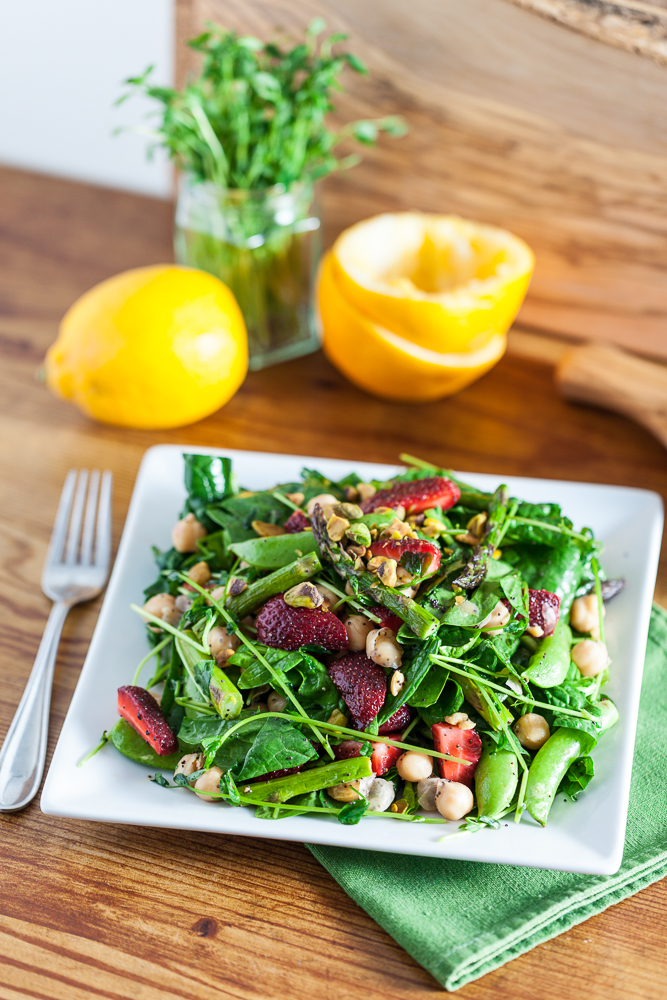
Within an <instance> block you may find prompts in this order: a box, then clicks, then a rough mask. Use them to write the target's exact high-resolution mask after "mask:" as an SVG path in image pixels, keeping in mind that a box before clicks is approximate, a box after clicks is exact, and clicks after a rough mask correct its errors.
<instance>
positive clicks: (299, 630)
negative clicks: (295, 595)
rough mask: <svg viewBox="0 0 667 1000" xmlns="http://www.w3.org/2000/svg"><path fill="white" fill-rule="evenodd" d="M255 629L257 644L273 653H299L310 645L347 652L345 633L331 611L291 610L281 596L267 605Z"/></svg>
mask: <svg viewBox="0 0 667 1000" xmlns="http://www.w3.org/2000/svg"><path fill="white" fill-rule="evenodd" d="M255 625H256V627H257V638H258V640H259V641H260V642H263V643H264V645H265V646H272V647H273V648H275V649H290V650H291V649H298V648H299V646H303V645H305V644H306V643H309V642H314V643H317V645H318V646H322V647H323V648H324V649H327V650H329V652H331V653H337V652H340V651H342V650H343V649H347V643H348V637H347V630H346V628H345V626H344V625H343V623H342V621H340V619H339V618H336V616H335V615H334V614H333V613H332V612H331V611H323V610H322V609H321V608H293V607H292V606H291V605H289V604H286V603H285V598H284V597H283V595H282V594H277V595H276V597H272V598H271V600H270V601H267V603H266V604H265V605H264V607H263V608H262V610H261V611H260V613H259V615H258V616H257V621H256V622H255Z"/></svg>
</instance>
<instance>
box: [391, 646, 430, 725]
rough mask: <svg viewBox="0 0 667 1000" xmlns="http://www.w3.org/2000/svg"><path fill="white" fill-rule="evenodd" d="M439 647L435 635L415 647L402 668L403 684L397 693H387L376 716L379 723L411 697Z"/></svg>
mask: <svg viewBox="0 0 667 1000" xmlns="http://www.w3.org/2000/svg"><path fill="white" fill-rule="evenodd" d="M439 648H440V640H439V639H438V637H437V636H431V638H430V639H427V640H425V641H424V642H423V643H422V644H421V646H419V647H416V650H415V653H414V656H413V657H412V659H411V660H410V662H409V663H408V665H407V666H405V667H404V668H403V674H404V675H405V684H404V685H403V687H402V688H401V690H400V691H399V693H398V694H397V695H393V694H389V695H387V699H386V701H385V703H384V706H383V707H382V708H381V709H380V712H379V714H378V716H377V721H378V724H379V725H383V723H385V722H387V720H388V719H390V718H391V717H392V715H393V714H394V712H397V711H398V709H399V708H400V707H401V706H402V705H405V704H406V703H407V701H408V699H409V698H412V696H413V695H414V693H415V692H416V690H417V688H418V687H419V685H420V684H421V682H422V680H423V679H424V677H425V676H426V674H427V673H428V671H429V670H430V668H431V666H432V664H431V656H433V655H434V654H435V653H437V652H438V649H439Z"/></svg>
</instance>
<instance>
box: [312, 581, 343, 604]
mask: <svg viewBox="0 0 667 1000" xmlns="http://www.w3.org/2000/svg"><path fill="white" fill-rule="evenodd" d="M315 586H316V587H317V589H318V590H319V592H320V594H321V595H322V597H323V599H324V604H323V605H322V607H323V609H324V610H325V611H328V610H329V608H333V606H334V605H335V604H338V602H339V600H340V598H339V596H338V594H334V592H333V590H329V588H328V587H327V586H326V585H325V584H324V583H316V584H315ZM327 605H328V607H327Z"/></svg>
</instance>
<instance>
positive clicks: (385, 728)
mask: <svg viewBox="0 0 667 1000" xmlns="http://www.w3.org/2000/svg"><path fill="white" fill-rule="evenodd" d="M411 719H412V709H411V708H410V707H409V705H402V706H401V708H399V709H398V711H397V712H394V714H393V715H392V717H391V718H390V719H387V721H386V722H383V723H382V725H381V726H380V728H379V729H378V735H379V736H389V734H390V733H392V732H394V731H395V730H396V729H404V728H405V727H406V726H407V724H408V722H410V720H411Z"/></svg>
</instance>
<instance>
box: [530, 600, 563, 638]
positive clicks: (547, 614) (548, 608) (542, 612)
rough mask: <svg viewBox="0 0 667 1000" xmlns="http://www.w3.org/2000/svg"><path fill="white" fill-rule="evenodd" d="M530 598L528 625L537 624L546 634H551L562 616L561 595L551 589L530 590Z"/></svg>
mask: <svg viewBox="0 0 667 1000" xmlns="http://www.w3.org/2000/svg"><path fill="white" fill-rule="evenodd" d="M528 599H529V600H528V613H529V616H530V620H529V622H528V627H529V628H530V627H531V626H532V627H535V626H537V627H538V628H541V629H542V632H543V633H544V635H551V634H552V632H553V630H554V629H555V628H556V622H557V621H558V618H559V616H560V597H558V595H557V594H552V593H551V591H550V590H529V591H528Z"/></svg>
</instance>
